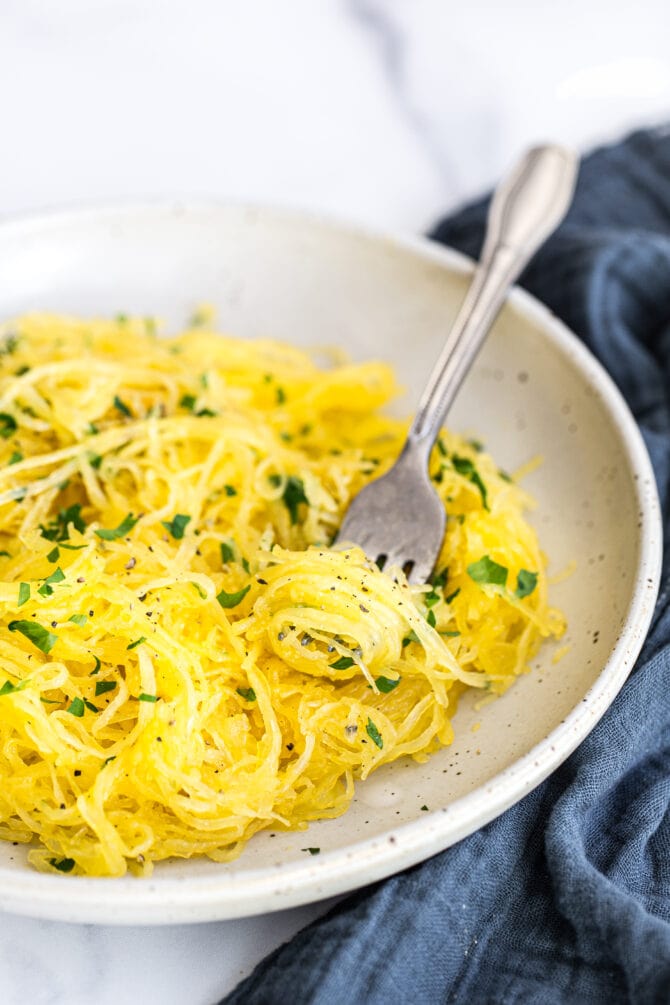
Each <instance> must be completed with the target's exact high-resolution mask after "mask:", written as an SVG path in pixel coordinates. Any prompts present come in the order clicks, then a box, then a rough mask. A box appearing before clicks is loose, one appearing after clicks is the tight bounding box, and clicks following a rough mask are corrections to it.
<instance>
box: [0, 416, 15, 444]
mask: <svg viewBox="0 0 670 1005" xmlns="http://www.w3.org/2000/svg"><path fill="white" fill-rule="evenodd" d="M15 432H16V419H15V418H14V416H13V415H10V414H9V412H0V436H1V437H2V439H3V440H8V439H9V437H10V436H13V435H14V433H15Z"/></svg>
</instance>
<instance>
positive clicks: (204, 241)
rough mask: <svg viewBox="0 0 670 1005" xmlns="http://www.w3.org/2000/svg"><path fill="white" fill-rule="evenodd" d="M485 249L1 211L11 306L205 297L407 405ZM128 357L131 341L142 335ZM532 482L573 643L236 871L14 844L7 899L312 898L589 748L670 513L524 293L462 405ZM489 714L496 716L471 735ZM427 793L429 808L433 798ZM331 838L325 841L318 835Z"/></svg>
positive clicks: (638, 631)
mask: <svg viewBox="0 0 670 1005" xmlns="http://www.w3.org/2000/svg"><path fill="white" fill-rule="evenodd" d="M470 268H471V265H470V263H469V262H468V261H467V260H466V259H464V258H463V257H462V256H460V255H458V254H456V253H455V252H451V251H446V250H444V249H441V248H439V247H436V246H434V245H432V244H430V243H429V242H427V241H423V240H420V239H398V238H390V237H387V236H381V235H370V234H368V233H362V232H359V231H356V230H352V229H348V228H344V227H341V226H334V225H332V224H330V223H325V222H323V221H321V220H317V219H313V218H307V217H304V216H298V215H292V214H289V213H284V212H276V211H272V210H264V209H263V210H259V209H251V208H248V207H240V206H221V205H202V204H196V205H146V206H139V207H122V208H109V209H100V210H84V211H76V212H67V213H59V214H54V215H47V216H41V217H32V218H27V219H24V220H18V221H12V222H8V223H4V224H2V225H1V226H0V276H2V282H1V284H0V317H3V318H6V317H9V316H12V315H15V314H17V313H20V312H23V311H27V310H35V309H50V310H56V311H69V312H73V313H76V314H83V315H90V314H103V315H112V314H116V313H118V312H119V311H124V312H127V313H138V314H158V315H160V316H161V317H162V318H164V319H165V321H166V322H167V324H168V325H169V326H172V327H174V326H176V325H178V324H179V323H180V322H182V321H183V320H184V319H185V318H186V317H187V316H188V315H189V314H190V313H191V311H192V309H193V308H194V306H195V305H197V304H199V303H202V302H208V303H212V304H214V305H215V306H216V307H217V308H218V312H219V319H220V325H221V327H222V328H224V329H227V330H228V331H230V332H231V333H235V334H239V335H243V336H249V337H253V336H256V335H270V336H273V337H276V338H279V339H285V340H286V341H289V342H295V343H298V344H300V345H314V344H316V345H326V344H331V345H332V344H336V345H340V346H344V347H345V348H347V349H348V350H349V351H350V352H351V353H352V355H353V356H354V357H356V358H361V359H362V358H366V357H367V358H369V357H380V358H383V359H385V360H389V361H391V362H392V363H394V364H395V365H396V366H397V367H398V370H399V373H400V375H401V378H402V380H403V381H404V383H405V384H406V386H407V388H408V395H407V398H406V400H405V401H404V402H403V403H402V407H403V408H404V410H405V411H407V412H408V411H410V410H411V409H412V407H413V405H414V403H415V402H416V399H417V396H418V393H419V392H420V389H421V387H422V384H423V382H424V380H425V378H426V376H427V374H428V372H429V370H430V367H431V365H432V363H433V361H434V359H435V357H436V356H437V353H438V351H439V349H440V347H441V343H442V340H443V338H444V335H445V333H446V331H447V328H448V326H449V322H450V319H451V318H452V317H453V316H454V314H455V311H456V309H457V307H458V304H459V302H460V300H461V298H462V295H463V292H464V289H465V285H466V278H467V274H468V272H469V271H470ZM128 351H129V353H130V352H132V346H131V345H129V346H128ZM449 424H450V425H451V426H452V427H453V428H454V429H456V430H458V431H471V432H473V433H476V435H477V436H478V437H479V438H480V439H483V440H485V442H486V445H487V448H488V449H490V450H491V451H492V453H493V454H494V456H495V457H496V459H497V460H498V462H499V463H500V465H501V466H502V467H504V468H506V469H514V468H515V467H516V466H517V465H519V464H521V463H522V462H524V461H525V460H527V459H528V458H531V457H533V456H534V455H536V454H542V455H543V457H544V464H543V465H542V467H541V468H540V469H539V470H537V471H536V472H535V473H534V474H533V475H532V476H531V477H530V478H529V479H528V480H527V482H526V484H527V486H528V487H529V488H530V490H531V491H532V492H533V493H534V494H535V496H536V497H537V499H538V502H539V507H538V509H537V512H536V514H535V522H536V524H537V526H538V529H539V533H540V538H541V541H542V544H543V547H544V549H545V550H546V552H547V553H548V554H549V555H550V557H551V570H552V571H557V570H559V569H561V568H562V567H564V566H565V565H566V564H567V563H568V562H569V561H570V560H571V559H576V560H577V562H578V568H577V571H576V573H575V574H574V575H573V576H572V577H571V578H570V579H569V580H567V581H565V582H563V583H562V584H560V585H558V586H556V587H555V588H554V589H553V591H552V598H553V600H554V602H555V603H556V604H558V605H560V606H561V607H562V608H563V610H564V611H565V612H566V614H567V617H568V623H569V629H568V633H567V638H566V639H564V640H562V641H561V643H560V645H561V646H562V645H564V644H566V643H569V644H570V647H571V648H570V651H569V653H568V655H567V656H565V657H564V658H563V659H562V660H561V661H560V662H559V663H557V664H554V663H552V655H553V652H554V650H555V648H556V647H555V646H554V647H552V646H546V647H545V648H543V649H542V651H541V654H540V656H539V658H538V660H537V666H536V667H535V668H534V670H533V672H532V673H531V674H529V675H527V676H525V677H523V678H522V679H520V680H519V681H518V683H517V684H516V685H515V686H514V688H513V689H512V690H511V691H510V692H509V693H508V694H507V695H505V697H504V698H502V699H500V700H499V701H497V702H495V703H494V704H492V705H490V706H488V707H487V708H485V709H483V710H481V711H480V712H477V711H476V710H475V709H474V707H473V705H472V702H469V701H467V700H465V701H463V702H462V705H461V708H460V709H459V711H458V714H457V716H456V723H455V726H456V739H455V741H454V743H453V745H452V746H451V747H450V748H448V749H445V750H444V751H442V752H440V753H438V754H436V755H435V756H434V757H433V758H432V759H431V760H430V761H429V763H428V764H425V765H417V764H414V763H410V762H402V763H396V764H394V765H390V766H388V767H386V768H384V769H382V770H381V771H379V772H378V773H377V774H376V775H374V776H373V777H372V778H370V779H369V780H368V781H367V782H365V783H363V784H360V785H359V786H358V789H357V794H356V798H355V801H354V803H353V805H352V806H351V808H350V810H349V811H348V812H347V813H346V814H345V815H344V816H343V817H341V818H340V819H338V820H332V821H326V822H321V823H317V824H313V825H312V826H311V827H310V828H309V831H308V832H307V833H306V832H304V831H303V832H298V833H291V834H285V833H277V834H276V835H275V834H271V833H268V832H263V833H262V834H259V835H258V836H256V837H254V838H253V839H252V841H251V842H250V843H249V845H248V846H247V848H246V850H245V851H244V853H243V854H242V856H241V857H240V858H239V859H238V860H237V861H236V862H233V863H231V864H229V865H216V864H214V863H212V862H209V861H207V860H199V861H192V862H175V863H166V864H164V865H162V866H160V867H159V868H157V869H156V872H155V874H154V876H153V878H152V879H150V880H138V879H134V878H130V877H129V878H125V879H114V880H109V879H107V880H99V879H86V878H83V877H82V878H80V877H61V876H44V875H40V874H38V873H36V872H33V871H31V870H30V869H29V868H28V867H27V865H26V860H25V854H24V850H23V849H21V848H18V847H12V846H11V845H8V844H2V843H0V907H2V908H4V909H5V910H9V911H15V912H20V913H23V914H30V915H35V916H41V917H48V918H60V919H64V920H70V921H92V922H105V923H121V924H122V923H132V924H137V923H142V922H146V923H152V924H156V923H171V922H188V921H208V920H213V919H220V918H232V917H239V916H242V915H247V914H254V913H259V912H263V911H271V910H276V909H279V908H285V907H290V906H292V905H296V904H300V903H305V902H308V901H313V900H318V899H320V898H323V897H327V896H330V895H332V894H336V893H340V892H342V891H346V890H350V889H353V888H355V887H357V886H362V885H364V884H366V883H369V882H371V881H373V880H377V879H379V878H381V877H383V876H388V875H389V874H391V873H393V872H396V871H398V870H399V869H403V868H405V867H407V866H410V865H412V864H414V863H415V862H418V861H421V860H422V859H425V858H427V857H428V856H430V855H433V854H434V853H435V852H438V851H440V850H442V849H443V848H446V847H447V846H448V845H450V844H453V843H454V842H455V841H458V840H459V839H461V838H463V837H465V836H466V835H467V834H469V833H471V832H472V831H474V830H476V829H477V828H478V827H480V826H482V825H483V824H485V823H486V822H488V821H489V820H491V819H492V818H493V817H495V816H497V815H498V814H499V813H501V812H502V811H503V810H505V809H506V808H507V807H509V806H511V805H512V804H513V803H515V802H516V801H517V800H519V799H521V798H522V797H523V796H524V795H525V794H526V793H527V792H529V791H530V790H531V789H532V788H533V787H534V786H536V785H537V784H538V783H539V782H540V781H541V780H542V779H543V778H545V777H546V776H547V775H548V774H549V773H550V772H551V771H552V770H553V769H554V768H556V767H557V766H558V765H559V764H560V763H561V762H562V761H563V760H564V759H565V758H566V757H567V756H568V754H569V753H570V752H571V751H572V750H574V748H575V747H576V746H577V744H578V743H579V742H580V741H581V740H583V739H584V737H585V736H586V735H587V734H588V733H589V731H590V730H591V729H592V728H593V726H594V725H595V724H596V722H597V721H598V719H599V718H600V717H601V715H602V714H603V712H604V711H605V710H606V708H607V707H608V705H609V704H610V703H611V702H612V700H613V698H614V696H615V695H616V694H617V692H618V691H619V689H620V688H621V686H622V684H623V682H624V680H625V679H626V676H627V674H628V673H629V671H630V669H631V667H632V665H633V663H634V661H635V658H636V656H637V654H638V652H639V650H640V647H641V645H642V641H643V639H644V635H645V632H646V629H647V627H648V625H649V621H650V618H651V615H652V612H653V607H654V601H655V598H656V593H657V588H658V577H659V571H660V558H661V523H660V515H659V508H658V501H657V496H656V489H655V484H654V479H653V474H652V471H651V467H650V464H649V459H648V456H647V453H646V450H645V447H644V445H643V442H642V439H641V438H640V435H639V433H638V431H637V428H636V426H635V424H634V422H633V420H632V418H631V416H630V413H629V412H628V409H627V408H626V406H625V404H624V402H623V401H622V399H621V397H620V395H619V393H618V391H617V390H616V388H615V387H614V385H613V384H612V382H611V381H610V380H609V378H608V377H607V375H606V374H605V373H604V371H603V370H602V368H601V367H600V366H599V365H598V363H597V362H596V361H595V360H594V359H593V358H592V357H591V355H590V354H589V353H588V352H587V351H586V350H585V349H584V347H583V346H582V345H581V344H580V343H579V342H578V341H577V340H576V339H575V338H574V336H572V335H571V334H570V332H568V331H567V330H566V329H565V327H564V326H563V325H562V324H560V323H559V322H558V321H557V320H556V319H555V318H554V317H552V316H551V314H550V313H549V312H548V311H547V310H546V309H544V308H543V307H542V306H541V305H539V304H538V303H537V302H535V301H534V300H533V299H532V298H531V297H529V296H528V295H526V294H525V293H523V292H521V291H518V290H516V291H514V293H513V294H512V296H511V297H510V299H509V303H508V305H507V306H506V308H505V310H504V311H503V313H502V315H501V317H500V319H499V321H498V323H497V324H496V327H495V329H494V332H493V333H492V335H491V337H490V339H489V341H488V343H487V345H486V347H485V349H484V350H483V352H482V354H481V357H480V359H479V361H478V363H477V364H476V366H475V368H474V370H473V372H472V373H471V374H470V376H469V377H468V380H467V382H466V384H465V386H464V388H463V390H462V392H461V394H460V396H459V399H458V401H457V403H456V405H455V407H454V409H453V411H452V413H451V417H450V423H449ZM476 723H481V727H480V728H479V729H478V730H477V731H475V729H474V727H475V724H476ZM422 806H428V807H429V811H428V812H426V811H425V810H422V809H421V807H422ZM308 845H309V846H316V847H320V848H321V854H320V855H318V856H310V855H308V854H307V853H306V852H305V851H302V850H301V849H304V848H305V847H306V846H308Z"/></svg>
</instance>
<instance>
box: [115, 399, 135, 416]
mask: <svg viewBox="0 0 670 1005" xmlns="http://www.w3.org/2000/svg"><path fill="white" fill-rule="evenodd" d="M114 408H115V409H116V410H117V412H121V415H127V416H128V418H132V416H133V413H132V412H131V411H130V409H129V408H128V406H127V405H126V403H125V401H122V400H121V398H119V396H118V394H115V395H114Z"/></svg>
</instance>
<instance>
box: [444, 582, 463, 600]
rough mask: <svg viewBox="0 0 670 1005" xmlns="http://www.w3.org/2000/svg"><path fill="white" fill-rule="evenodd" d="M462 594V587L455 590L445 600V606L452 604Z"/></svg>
mask: <svg viewBox="0 0 670 1005" xmlns="http://www.w3.org/2000/svg"><path fill="white" fill-rule="evenodd" d="M460 592H461V588H460V586H459V587H458V589H457V590H454V592H453V593H450V594H449V596H448V597H445V598H444V602H445V604H450V603H451V601H452V600H455V599H456V597H457V596H458V594H459V593H460Z"/></svg>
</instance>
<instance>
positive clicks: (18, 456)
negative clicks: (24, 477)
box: [7, 450, 23, 465]
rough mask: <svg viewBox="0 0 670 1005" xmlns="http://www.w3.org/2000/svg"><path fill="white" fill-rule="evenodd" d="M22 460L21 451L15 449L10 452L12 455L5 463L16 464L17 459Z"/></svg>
mask: <svg viewBox="0 0 670 1005" xmlns="http://www.w3.org/2000/svg"><path fill="white" fill-rule="evenodd" d="M22 460H23V454H22V453H21V451H20V450H15V451H14V453H13V454H12V456H11V457H10V458H9V460H8V461H7V464H8V465H10V464H18V463H19V461H22Z"/></svg>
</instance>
